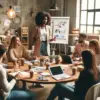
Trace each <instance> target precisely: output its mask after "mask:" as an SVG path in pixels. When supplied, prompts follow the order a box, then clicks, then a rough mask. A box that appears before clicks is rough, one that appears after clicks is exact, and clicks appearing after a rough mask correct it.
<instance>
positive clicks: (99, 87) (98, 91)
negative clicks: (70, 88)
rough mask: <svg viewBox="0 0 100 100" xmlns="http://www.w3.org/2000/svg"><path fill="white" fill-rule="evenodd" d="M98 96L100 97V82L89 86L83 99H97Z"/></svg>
mask: <svg viewBox="0 0 100 100" xmlns="http://www.w3.org/2000/svg"><path fill="white" fill-rule="evenodd" d="M98 97H100V83H97V84H95V85H93V86H92V87H90V88H89V90H88V92H87V94H86V97H85V100H98V99H97V98H98Z"/></svg>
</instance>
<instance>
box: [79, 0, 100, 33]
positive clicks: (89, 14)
mask: <svg viewBox="0 0 100 100" xmlns="http://www.w3.org/2000/svg"><path fill="white" fill-rule="evenodd" d="M80 32H81V33H87V34H95V35H96V34H100V0H81V2H80Z"/></svg>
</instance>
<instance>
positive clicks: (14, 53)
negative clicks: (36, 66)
mask: <svg viewBox="0 0 100 100" xmlns="http://www.w3.org/2000/svg"><path fill="white" fill-rule="evenodd" d="M7 57H8V61H12V62H13V61H14V62H15V61H17V60H19V59H23V58H24V59H31V58H32V57H29V55H28V52H27V50H26V49H25V47H24V46H23V45H22V44H21V41H20V39H19V37H17V36H13V37H12V38H11V42H10V45H9V48H8V52H7Z"/></svg>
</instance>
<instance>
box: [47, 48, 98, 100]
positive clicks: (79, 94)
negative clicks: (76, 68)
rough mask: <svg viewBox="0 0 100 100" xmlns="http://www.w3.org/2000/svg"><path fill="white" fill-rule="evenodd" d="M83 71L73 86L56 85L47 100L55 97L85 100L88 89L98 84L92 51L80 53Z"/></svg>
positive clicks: (62, 99) (52, 99) (61, 99)
mask: <svg viewBox="0 0 100 100" xmlns="http://www.w3.org/2000/svg"><path fill="white" fill-rule="evenodd" d="M82 59H83V65H84V70H83V71H82V72H80V75H79V78H78V80H77V81H76V83H75V86H69V85H66V84H63V83H62V84H56V86H55V87H54V88H53V90H52V91H51V93H50V95H49V97H48V98H47V100H54V99H55V98H56V97H57V96H58V97H59V100H64V98H68V99H70V100H85V95H86V93H87V91H88V89H89V88H90V87H91V86H92V85H94V84H96V83H97V82H98V70H97V67H96V59H95V55H94V52H93V51H90V50H85V51H83V52H82Z"/></svg>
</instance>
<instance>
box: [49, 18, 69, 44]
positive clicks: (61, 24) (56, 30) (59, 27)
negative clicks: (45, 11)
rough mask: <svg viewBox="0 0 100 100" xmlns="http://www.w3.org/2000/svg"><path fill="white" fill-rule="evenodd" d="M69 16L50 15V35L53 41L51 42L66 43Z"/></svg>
mask: <svg viewBox="0 0 100 100" xmlns="http://www.w3.org/2000/svg"><path fill="white" fill-rule="evenodd" d="M69 21H70V17H51V27H52V36H53V37H55V38H56V39H55V41H52V42H51V43H59V44H68V35H69Z"/></svg>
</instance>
